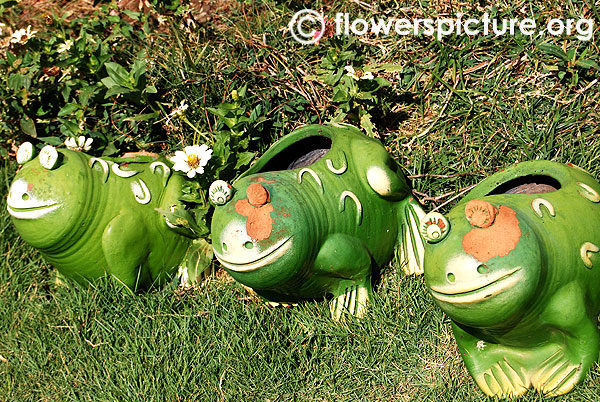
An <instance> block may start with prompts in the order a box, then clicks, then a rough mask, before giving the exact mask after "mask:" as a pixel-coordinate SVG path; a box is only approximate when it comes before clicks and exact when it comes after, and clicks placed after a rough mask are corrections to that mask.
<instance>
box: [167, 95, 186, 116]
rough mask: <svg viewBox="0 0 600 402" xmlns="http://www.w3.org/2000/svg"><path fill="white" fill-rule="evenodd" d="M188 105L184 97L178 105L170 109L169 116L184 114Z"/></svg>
mask: <svg viewBox="0 0 600 402" xmlns="http://www.w3.org/2000/svg"><path fill="white" fill-rule="evenodd" d="M188 107H189V105H188V104H187V103H186V101H185V99H184V100H182V101H181V103H180V104H179V106H177V107H176V108H175V109H173V110H172V111H171V113H169V116H171V117H181V116H183V115H184V114H185V111H186V110H187V109H188Z"/></svg>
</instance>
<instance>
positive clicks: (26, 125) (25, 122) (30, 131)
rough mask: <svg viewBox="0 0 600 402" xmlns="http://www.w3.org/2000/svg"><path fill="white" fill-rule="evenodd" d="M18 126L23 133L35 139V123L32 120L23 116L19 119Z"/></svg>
mask: <svg viewBox="0 0 600 402" xmlns="http://www.w3.org/2000/svg"><path fill="white" fill-rule="evenodd" d="M19 123H20V126H21V130H23V132H24V133H25V134H27V135H28V136H30V137H33V138H36V137H37V131H36V129H35V123H34V122H33V120H32V119H31V118H30V117H28V116H23V117H22V118H21V121H20V122H19Z"/></svg>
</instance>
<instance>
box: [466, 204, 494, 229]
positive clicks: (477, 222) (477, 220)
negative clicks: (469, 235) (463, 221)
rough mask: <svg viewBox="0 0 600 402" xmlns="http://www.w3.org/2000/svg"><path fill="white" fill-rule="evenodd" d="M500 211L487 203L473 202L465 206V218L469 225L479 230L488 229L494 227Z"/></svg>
mask: <svg viewBox="0 0 600 402" xmlns="http://www.w3.org/2000/svg"><path fill="white" fill-rule="evenodd" d="M497 214H498V209H496V207H494V206H493V205H492V204H490V203H489V202H487V201H483V200H471V201H469V202H467V205H466V206H465V217H466V218H467V220H468V221H469V223H470V224H471V225H473V226H475V227H478V228H487V227H490V226H492V224H493V223H494V220H495V219H496V215H497Z"/></svg>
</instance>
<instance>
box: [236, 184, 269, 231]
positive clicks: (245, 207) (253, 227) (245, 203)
mask: <svg viewBox="0 0 600 402" xmlns="http://www.w3.org/2000/svg"><path fill="white" fill-rule="evenodd" d="M246 195H247V196H248V198H246V199H243V200H238V202H236V203H235V212H237V213H238V214H240V215H242V216H247V217H248V221H247V222H246V232H247V233H248V236H250V237H251V238H252V239H253V240H264V239H267V238H269V236H271V230H272V229H273V219H272V218H271V212H273V205H271V204H270V201H271V195H270V194H269V192H268V191H267V189H266V188H264V187H263V186H262V185H261V184H259V183H254V184H251V185H249V186H248V188H247V189H246Z"/></svg>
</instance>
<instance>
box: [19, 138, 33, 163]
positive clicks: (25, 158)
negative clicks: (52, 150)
mask: <svg viewBox="0 0 600 402" xmlns="http://www.w3.org/2000/svg"><path fill="white" fill-rule="evenodd" d="M34 156H35V148H33V144H32V143H31V142H29V141H28V142H24V143H22V144H21V146H20V147H19V149H18V150H17V163H18V164H19V165H23V164H24V163H26V162H29V161H30V160H32V159H33V157H34Z"/></svg>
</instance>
